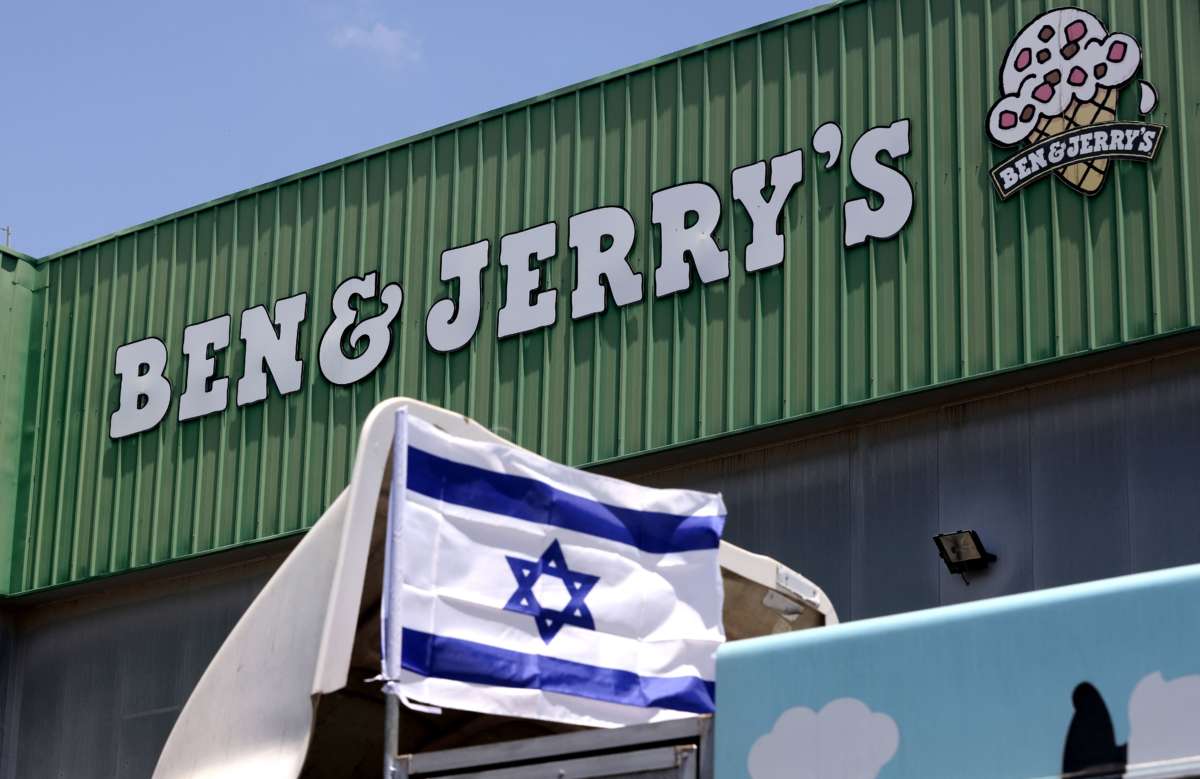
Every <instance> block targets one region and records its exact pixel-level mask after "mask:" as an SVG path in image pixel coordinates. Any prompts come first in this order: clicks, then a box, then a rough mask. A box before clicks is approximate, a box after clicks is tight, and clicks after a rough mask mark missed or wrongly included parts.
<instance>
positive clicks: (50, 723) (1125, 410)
mask: <svg viewBox="0 0 1200 779" xmlns="http://www.w3.org/2000/svg"><path fill="white" fill-rule="evenodd" d="M843 418H844V417H843ZM729 443H730V444H731V445H737V441H730V442H729ZM692 451H694V450H692ZM687 455H688V450H683V451H681V452H680V453H679V455H678V457H679V458H681V459H682V458H684V457H686V456H687ZM693 456H694V455H693ZM660 463H661V459H660ZM1198 466H1200V350H1196V351H1190V352H1186V353H1181V354H1176V355H1174V356H1165V357H1157V358H1154V359H1149V360H1145V361H1142V362H1139V363H1136V364H1132V365H1125V366H1122V367H1118V368H1113V369H1110V370H1107V371H1103V372H1098V373H1091V374H1088V375H1082V376H1073V377H1070V378H1067V379H1063V380H1059V381H1055V382H1053V383H1046V384H1042V385H1039V386H1034V387H1025V388H1021V389H1018V390H1015V391H1010V392H1007V393H1006V394H1000V395H995V396H992V397H987V398H977V399H974V400H970V401H968V402H959V403H955V404H953V405H942V406H938V407H935V408H927V409H926V410H924V411H921V412H919V413H912V414H909V415H907V416H903V417H898V418H891V419H884V420H877V421H871V422H862V423H859V424H855V425H852V426H847V427H845V428H844V429H841V430H837V431H835V432H827V433H823V434H821V435H814V436H812V437H809V438H795V439H793V440H791V441H789V442H787V443H782V444H777V445H772V446H769V447H759V448H757V449H750V450H747V451H742V452H738V453H735V454H726V455H724V456H720V457H716V458H714V459H708V460H704V461H699V462H698V461H694V460H693V461H691V462H682V461H681V462H679V463H676V464H673V465H669V466H667V467H657V468H656V470H653V471H652V472H647V470H646V467H645V465H644V463H643V464H639V463H637V462H634V463H628V464H626V465H625V470H626V474H625V475H626V476H627V477H629V473H633V474H635V475H634V476H632V477H630V478H635V479H636V480H640V481H644V482H647V483H652V484H658V485H662V486H675V487H683V486H691V487H697V488H702V489H709V490H715V491H720V492H722V493H724V495H725V501H726V504H727V506H728V509H729V522H728V525H727V530H726V536H727V537H728V538H729V539H730V540H731V541H733V542H735V543H738V544H741V545H742V546H745V547H746V548H748V549H751V550H753V551H757V552H764V553H767V554H770V555H772V556H774V557H777V558H779V559H780V560H782V561H784V562H785V563H787V564H788V565H790V566H792V567H793V568H795V569H796V570H798V571H800V572H802V573H804V574H805V575H806V576H808V577H810V578H811V579H813V580H814V581H815V582H817V583H818V584H820V585H821V586H822V587H823V588H824V589H825V591H826V592H827V593H828V594H829V596H830V597H831V598H832V599H833V602H834V604H835V605H836V606H837V608H838V611H839V613H840V614H841V615H842V617H843V618H844V619H853V618H861V617H869V616H875V615H880V614H887V613H892V612H897V611H905V610H910V609H919V608H924V607H928V606H934V605H938V604H943V603H953V602H957V601H961V600H968V599H973V598H983V597H990V596H993V595H1000V594H1006V593H1013V592H1020V591H1022V590H1029V589H1034V588H1039V587H1050V586H1054V585H1058V584H1066V583H1069V582H1076V581H1081V580H1085V579H1096V578H1102V577H1107V576H1115V575H1119V574H1123V573H1128V572H1131V571H1140V570H1147V569H1152V568H1160V567H1166V566H1171V565H1178V564H1182V563H1189V562H1196V561H1200V521H1197V516H1196V514H1197V511H1196V507H1197V506H1200V479H1198V478H1197V470H1198ZM639 468H640V469H641V472H640V473H639ZM960 528H964V529H965V528H973V529H975V530H978V531H979V533H980V534H981V536H982V537H983V539H984V541H985V542H986V543H987V545H988V546H989V548H991V549H992V550H994V551H995V552H996V553H997V554H998V555H999V556H1000V560H999V562H998V563H997V564H996V565H995V566H994V567H993V568H992V569H990V570H989V571H987V572H986V573H983V574H980V575H978V576H977V577H974V578H973V579H972V582H971V585H970V586H969V587H967V586H965V585H964V584H963V582H962V581H961V580H960V579H958V578H957V577H953V576H950V575H949V574H948V573H946V571H945V570H944V568H943V567H942V564H941V562H940V560H939V559H938V556H937V553H936V550H935V548H934V545H933V543H932V541H931V536H932V535H933V534H934V533H936V532H938V531H939V530H942V531H944V530H957V529H960ZM260 549H262V547H260ZM285 552H286V549H282V548H281V549H277V550H276V551H275V552H274V553H270V554H266V553H262V554H264V556H262V557H260V558H259V559H256V560H249V561H243V562H240V563H237V564H232V563H231V562H230V558H229V556H228V555H226V556H216V557H210V558H207V559H201V560H197V561H195V562H194V563H184V564H176V565H173V566H168V567H166V568H164V569H160V570H159V571H158V572H149V573H147V574H144V575H142V574H134V575H128V576H124V577H117V578H116V579H113V580H111V581H110V582H109V583H108V584H106V585H105V589H103V590H96V591H91V592H81V591H68V592H64V593H61V594H58V595H45V596H41V600H40V601H39V602H35V601H30V600H28V599H26V600H22V601H19V602H18V603H17V604H15V605H14V604H9V606H8V608H7V610H0V705H2V706H0V707H2V709H3V719H2V720H0V778H2V779H24V777H32V776H37V777H43V776H46V777H56V776H62V777H67V776H69V777H72V779H85V778H86V777H97V778H98V779H99V778H103V779H110V778H111V777H144V776H149V774H150V771H151V770H152V768H153V765H154V762H155V760H156V759H157V756H158V752H159V750H160V749H161V745H162V743H163V741H164V739H165V738H166V736H167V733H168V732H169V731H170V728H171V725H172V724H173V723H174V721H175V717H176V716H177V714H178V712H179V709H180V707H181V706H182V705H183V703H184V701H185V700H186V698H187V696H188V694H189V693H190V692H191V689H192V687H193V686H194V684H195V682H196V680H197V679H198V678H199V676H200V674H201V673H202V672H203V670H204V668H205V666H206V665H207V664H208V661H209V660H210V659H211V657H212V655H213V653H214V652H215V651H216V650H217V648H218V647H219V646H220V644H221V642H222V641H223V640H224V638H225V636H226V634H227V633H228V631H229V630H230V628H231V627H232V626H233V624H234V623H235V622H236V621H237V619H238V617H239V616H240V615H241V613H242V612H243V611H244V609H245V608H246V606H247V605H248V604H249V603H250V601H251V600H252V599H253V597H254V595H255V594H256V593H257V592H258V591H259V589H260V588H261V587H262V585H263V584H264V583H265V582H266V580H267V578H269V576H270V574H271V573H272V572H273V571H274V569H275V567H276V566H277V565H278V563H279V562H280V560H281V559H282V557H281V555H282V554H284V553H285ZM249 553H253V552H246V551H243V552H241V554H249ZM188 565H192V566H194V567H195V568H196V571H194V572H191V573H183V572H182V569H183V568H184V567H186V566H188ZM138 576H140V577H141V578H139V579H136V580H135V579H134V578H132V577H138ZM155 577H157V578H155ZM166 577H170V578H166Z"/></svg>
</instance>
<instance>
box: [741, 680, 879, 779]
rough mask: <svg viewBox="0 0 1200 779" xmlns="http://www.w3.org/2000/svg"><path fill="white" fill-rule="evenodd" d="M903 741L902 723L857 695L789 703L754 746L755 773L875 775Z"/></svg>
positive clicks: (821, 778) (840, 778)
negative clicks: (812, 705)
mask: <svg viewBox="0 0 1200 779" xmlns="http://www.w3.org/2000/svg"><path fill="white" fill-rule="evenodd" d="M899 746H900V729H899V728H897V727H896V722H895V720H893V719H892V718H891V717H889V716H888V715H886V714H881V713H879V712H873V711H871V710H870V709H869V708H868V707H867V706H866V704H864V703H863V702H862V701H860V700H858V699H857V698H838V699H837V700H833V701H830V702H829V703H827V704H825V706H824V707H823V708H822V709H821V710H820V711H819V712H818V711H813V710H812V709H809V708H805V707H803V706H797V707H796V708H793V709H788V710H787V711H785V712H784V713H783V714H780V715H779V719H777V720H775V726H774V727H773V728H772V729H771V732H770V733H767V734H766V735H765V736H762V737H760V738H759V739H758V740H757V741H755V742H754V746H753V747H752V748H751V749H750V757H749V759H748V760H747V763H746V768H747V769H748V770H749V772H750V776H751V777H752V779H875V777H877V776H878V775H879V770H880V769H881V768H883V766H884V765H885V764H886V763H887V762H888V761H889V760H891V759H892V756H893V755H895V754H896V749H897V748H898V747H899Z"/></svg>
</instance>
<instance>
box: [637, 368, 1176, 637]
mask: <svg viewBox="0 0 1200 779" xmlns="http://www.w3.org/2000/svg"><path fill="white" fill-rule="evenodd" d="M638 480H640V481H644V482H646V483H650V484H656V485H662V486H668V485H669V486H692V487H697V488H701V489H708V490H716V491H721V492H722V493H724V496H725V502H726V506H727V508H728V510H729V521H728V524H727V526H726V531H725V535H726V538H728V539H729V540H730V541H732V542H734V543H736V544H739V545H742V546H745V547H747V548H749V549H751V550H753V551H757V552H765V553H767V554H770V555H772V556H773V557H776V558H778V559H779V560H782V561H783V562H785V563H787V564H788V565H790V566H791V567H793V568H795V569H796V570H798V571H800V572H802V573H803V574H805V575H806V576H808V577H809V578H811V579H812V580H813V581H815V582H816V583H817V584H819V585H820V586H821V587H823V588H824V589H825V591H826V592H827V593H828V594H829V596H830V598H832V600H833V602H834V604H835V606H836V607H837V608H838V611H839V613H840V614H841V615H842V617H843V618H848V619H859V618H863V617H872V616H878V615H882V614H889V613H893V612H898V611H907V610H910V609H919V608H924V607H928V606H936V605H939V604H946V603H956V602H958V601H963V600H971V599H977V598H984V597H991V596H994V595H1002V594H1008V593H1014V592H1021V591H1024V590H1032V589H1037V588H1043V587H1053V586H1056V585H1061V584H1069V583H1072V582H1079V581H1085V580H1089V579H1100V578H1105V577H1110V576H1117V575H1120V574H1125V573H1131V572H1135V571H1145V570H1150V569H1155V568H1164V567H1169V566H1173V565H1182V564H1185V563H1193V562H1200V517H1198V507H1200V351H1190V352H1185V353H1180V354H1175V355H1171V356H1164V357H1158V358H1155V359H1150V360H1146V361H1143V362H1139V363H1136V364H1132V365H1126V366H1123V367H1120V368H1115V369H1110V370H1107V371H1102V372H1097V373H1091V374H1087V375H1082V376H1074V377H1071V378H1068V379H1064V380H1059V381H1056V382H1053V383H1047V384H1043V385H1040V386H1035V387H1026V388H1023V389H1020V390H1016V391H1012V392H1008V393H1005V394H1002V395H997V396H994V397H988V398H983V399H976V400H972V401H968V402H962V403H956V404H954V405H947V406H942V407H939V408H933V409H928V410H925V411H923V412H920V413H915V414H910V415H908V416H904V417H901V418H898V419H890V420H885V421H877V422H871V423H866V424H860V425H858V426H855V427H851V428H848V429H845V430H841V431H838V432H832V433H828V434H824V435H821V436H818V437H814V438H809V439H803V440H798V441H793V442H790V443H786V444H781V445H776V446H772V447H769V448H762V449H757V450H751V451H746V452H741V453H738V454H733V455H728V456H724V457H718V458H716V459H712V460H707V461H704V462H698V463H685V464H680V465H677V466H674V467H667V468H664V469H661V470H657V471H655V472H653V473H650V474H644V475H642V476H640V477H638ZM959 529H975V530H977V531H979V533H980V535H981V537H982V538H983V541H984V542H985V544H986V545H987V546H988V548H989V550H991V551H994V552H995V553H996V554H997V555H998V556H999V558H1000V559H999V561H998V562H997V563H996V564H995V565H994V566H993V567H992V568H991V569H989V570H988V571H987V572H985V573H982V574H978V575H975V576H972V577H971V583H970V586H967V585H965V584H964V583H963V581H962V580H961V579H960V578H958V577H956V576H951V575H950V574H949V573H947V572H946V570H945V569H944V567H943V566H942V564H941V561H940V560H939V558H938V556H937V552H936V549H935V547H934V545H933V543H932V541H931V537H932V536H933V535H934V534H935V533H937V532H944V531H951V530H959Z"/></svg>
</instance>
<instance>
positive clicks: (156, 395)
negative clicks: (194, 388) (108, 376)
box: [108, 338, 171, 438]
mask: <svg viewBox="0 0 1200 779" xmlns="http://www.w3.org/2000/svg"><path fill="white" fill-rule="evenodd" d="M115 363H116V364H115V366H114V372H115V373H116V375H117V376H118V377H120V379H121V391H120V396H119V398H120V399H119V402H118V405H117V410H116V411H114V412H113V414H112V416H111V417H109V420H108V434H109V436H110V437H112V438H124V437H126V436H131V435H134V434H136V433H141V432H144V431H146V430H149V429H150V428H152V427H154V426H155V425H157V424H158V423H159V422H161V421H162V420H163V417H165V416H166V415H167V409H168V408H169V407H170V406H171V383H170V382H169V381H167V379H166V377H164V376H163V372H164V371H165V370H166V368H167V347H166V345H164V344H163V342H162V341H160V340H158V339H157V338H143V339H142V340H141V341H134V342H133V343H128V344H125V345H123V346H120V347H118V348H117V354H116V360H115Z"/></svg>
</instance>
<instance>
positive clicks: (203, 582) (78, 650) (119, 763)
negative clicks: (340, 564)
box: [0, 559, 279, 779]
mask: <svg viewBox="0 0 1200 779" xmlns="http://www.w3.org/2000/svg"><path fill="white" fill-rule="evenodd" d="M278 562H279V559H274V560H271V561H263V562H260V563H258V564H254V565H246V566H240V567H238V568H237V569H226V570H223V571H218V572H214V573H211V574H205V575H202V576H200V577H195V578H193V579H187V580H179V579H175V580H172V581H167V582H164V583H161V584H159V585H155V586H154V587H153V588H152V589H153V591H152V592H148V593H146V594H138V595H136V596H134V597H128V596H126V597H123V598H122V600H121V601H119V602H114V600H113V599H112V598H110V597H107V596H105V595H97V596H93V597H91V598H89V599H88V600H87V601H84V602H83V603H82V604H80V603H71V602H67V603H63V604H52V605H48V606H43V607H37V608H32V609H28V610H27V613H25V614H24V615H23V616H21V617H20V618H18V619H16V620H15V621H14V623H15V627H16V636H17V638H16V652H15V654H14V657H13V664H14V667H13V673H12V675H11V682H12V689H11V691H10V692H11V695H10V696H7V697H6V699H4V706H5V707H6V708H7V709H8V711H7V712H6V714H7V716H6V718H5V719H6V721H8V722H12V723H14V727H13V728H12V729H11V732H10V733H6V734H5V735H6V739H5V742H4V744H5V747H6V748H5V749H4V750H3V751H2V752H0V776H3V777H5V778H6V779H24V777H34V776H70V777H73V778H75V779H82V778H84V777H97V778H100V777H104V778H105V779H109V778H115V777H145V776H149V775H150V773H151V772H152V771H153V768H154V763H155V762H156V761H157V759H158V754H159V751H160V750H161V749H162V745H163V743H164V742H165V740H166V738H167V734H168V733H170V730H171V726H172V725H173V724H174V723H175V718H176V716H178V714H179V710H180V708H181V707H182V706H183V704H184V702H185V701H186V700H187V697H188V695H190V694H191V691H192V688H193V687H194V686H195V684H196V681H197V680H198V679H199V678H200V675H201V674H202V673H203V672H204V669H205V668H206V667H207V666H208V663H209V661H210V660H211V659H212V656H213V654H215V653H216V651H217V649H218V648H219V647H220V645H221V643H222V642H223V641H224V640H225V637H226V636H227V635H228V634H229V631H230V630H231V629H232V627H233V625H234V624H235V623H236V622H237V620H238V618H239V617H240V616H241V614H242V613H243V611H244V610H245V608H246V606H247V605H249V603H250V601H251V600H252V599H253V598H254V596H255V595H256V594H257V593H258V591H259V590H260V589H261V588H262V586H263V584H265V583H266V580H267V579H268V578H269V577H270V575H271V573H272V572H273V571H274V569H275V566H276V565H277V564H278ZM0 638H2V637H0Z"/></svg>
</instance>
